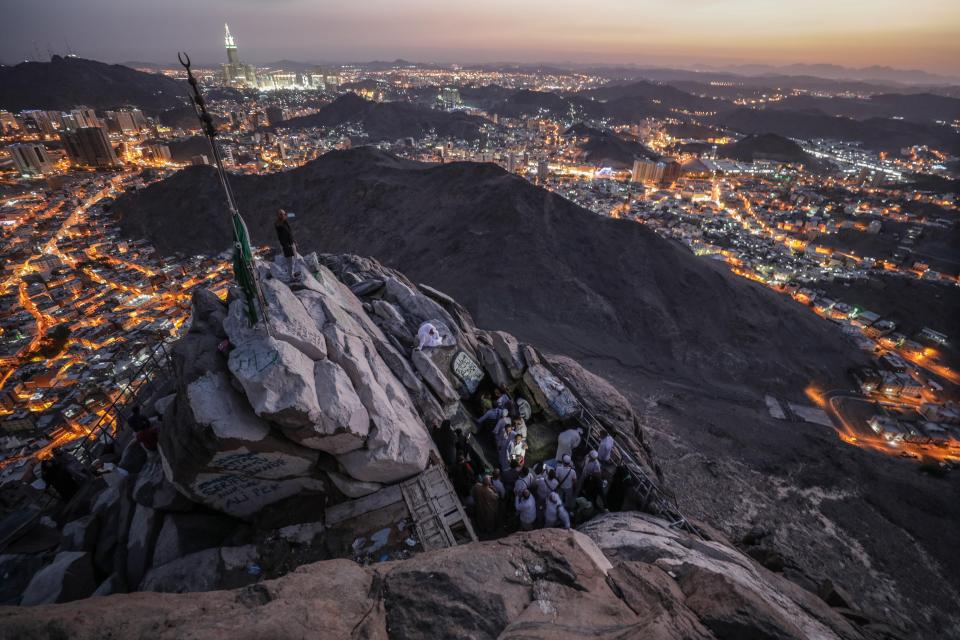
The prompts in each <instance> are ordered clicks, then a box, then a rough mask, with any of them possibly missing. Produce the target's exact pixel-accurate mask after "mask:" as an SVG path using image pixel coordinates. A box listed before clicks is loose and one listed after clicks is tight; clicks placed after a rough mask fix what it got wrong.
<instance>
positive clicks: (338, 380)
mask: <svg viewBox="0 0 960 640" xmlns="http://www.w3.org/2000/svg"><path fill="white" fill-rule="evenodd" d="M313 371H314V380H315V386H316V390H317V401H318V404H319V405H320V413H319V415H318V417H317V420H316V421H315V422H314V424H313V425H312V426H311V427H306V428H303V429H298V430H287V431H285V434H286V436H287V437H288V438H290V439H291V440H294V441H295V442H298V443H300V444H302V445H303V446H305V447H310V448H311V449H319V450H321V451H326V452H328V453H334V454H336V453H346V452H347V451H353V450H354V449H359V448H360V447H362V446H363V443H364V441H365V440H366V438H367V434H369V433H370V414H369V413H367V409H366V408H365V407H364V406H363V403H362V402H361V401H360V398H359V397H358V396H357V392H356V391H354V389H353V384H352V383H351V382H350V378H349V376H347V372H346V371H344V370H343V368H341V367H340V365H338V364H337V363H335V362H332V361H330V360H319V361H317V362H315V363H314V367H313Z"/></svg>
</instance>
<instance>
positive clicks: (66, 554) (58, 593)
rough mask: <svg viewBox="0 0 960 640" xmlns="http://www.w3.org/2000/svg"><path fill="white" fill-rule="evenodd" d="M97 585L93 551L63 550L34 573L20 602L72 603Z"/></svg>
mask: <svg viewBox="0 0 960 640" xmlns="http://www.w3.org/2000/svg"><path fill="white" fill-rule="evenodd" d="M96 588H97V583H96V581H95V580H94V574H93V563H92V562H91V559H90V554H89V553H87V552H85V551H61V552H60V553H58V554H57V556H56V557H55V558H54V559H53V562H51V563H50V564H48V565H47V566H46V567H44V568H43V569H41V570H40V571H38V572H37V573H36V574H35V575H34V576H33V578H32V579H31V580H30V584H29V585H27V588H26V590H25V591H24V592H23V597H22V598H21V599H20V604H21V605H23V606H30V605H36V604H50V603H53V602H70V601H71V600H78V599H80V598H86V597H87V596H89V595H90V594H91V593H93V590H94V589H96ZM0 626H2V625H0Z"/></svg>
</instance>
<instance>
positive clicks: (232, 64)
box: [223, 24, 257, 87]
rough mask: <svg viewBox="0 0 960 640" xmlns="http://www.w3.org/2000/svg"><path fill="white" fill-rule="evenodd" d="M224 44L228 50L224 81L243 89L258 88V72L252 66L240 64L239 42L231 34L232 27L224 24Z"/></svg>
mask: <svg viewBox="0 0 960 640" xmlns="http://www.w3.org/2000/svg"><path fill="white" fill-rule="evenodd" d="M223 28H224V36H223V44H224V46H225V47H226V49H227V64H225V65H223V79H224V81H225V82H226V83H227V84H230V85H235V86H241V87H255V86H257V71H256V69H254V68H253V65H251V64H243V63H242V62H240V52H239V51H238V50H237V41H236V40H235V39H234V37H233V34H232V33H230V25H228V24H224V25H223Z"/></svg>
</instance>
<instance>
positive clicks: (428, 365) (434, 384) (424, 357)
mask: <svg viewBox="0 0 960 640" xmlns="http://www.w3.org/2000/svg"><path fill="white" fill-rule="evenodd" d="M435 351H437V350H436V349H427V350H425V351H414V352H413V356H412V358H411V360H413V366H414V367H416V369H417V372H419V373H420V375H421V376H423V379H424V381H425V382H426V383H427V385H428V386H429V387H430V389H431V390H432V391H433V393H434V395H436V396H437V399H438V400H440V402H441V403H443V404H450V403H452V402H458V401H459V400H460V394H458V393H457V391H456V390H455V389H454V388H453V385H452V384H450V380H449V379H448V378H447V376H446V375H445V374H444V373H443V371H441V370H440V367H438V366H437V365H436V363H434V361H433V359H432V358H431V357H430V354H431V353H432V352H435Z"/></svg>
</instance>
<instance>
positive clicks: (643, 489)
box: [540, 354, 703, 538]
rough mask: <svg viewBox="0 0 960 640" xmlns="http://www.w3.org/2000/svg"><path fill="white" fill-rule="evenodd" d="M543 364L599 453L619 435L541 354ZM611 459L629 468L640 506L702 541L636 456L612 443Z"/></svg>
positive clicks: (588, 441)
mask: <svg viewBox="0 0 960 640" xmlns="http://www.w3.org/2000/svg"><path fill="white" fill-rule="evenodd" d="M540 362H541V364H543V365H544V366H545V367H546V368H547V370H549V371H550V373H551V374H553V375H554V376H555V377H556V378H557V379H558V380H560V381H561V382H562V383H563V384H564V386H566V387H567V389H569V390H570V393H571V395H572V396H573V398H574V400H576V402H577V406H578V407H579V409H578V412H579V415H578V416H577V417H578V419H579V421H580V423H581V424H582V425H583V426H585V427H586V429H587V434H586V435H587V444H589V445H590V447H591V448H593V449H597V448H598V447H599V446H600V441H601V440H602V439H603V437H604V435H606V434H607V433H609V434H611V435H614V434H616V433H617V430H616V429H614V428H612V427H609V426H607V425H605V424H604V423H603V422H602V421H601V420H600V419H599V418H598V417H597V416H595V415H594V414H593V413H592V412H591V411H590V410H589V409H588V408H587V406H586V404H585V403H584V402H583V400H582V399H581V398H580V396H579V394H578V393H577V392H576V390H575V388H574V386H573V385H572V384H570V382H568V381H567V379H566V378H565V377H564V376H563V374H561V373H560V372H559V371H557V369H556V367H554V366H553V364H551V363H550V362H548V361H547V360H546V358H544V357H543V355H542V354H541V356H540ZM610 459H611V461H612V462H613V463H614V464H616V465H617V466H621V465H622V466H623V467H624V468H626V470H627V472H628V473H629V474H630V476H631V477H632V478H633V480H634V482H636V487H637V490H638V492H639V496H640V502H641V504H643V505H645V506H646V505H650V506H653V507H654V508H655V512H654V515H659V516H661V517H662V518H664V519H665V520H667V521H668V522H669V527H670V528H671V529H680V530H683V531H686V532H687V533H690V534H692V535H695V536H697V537H699V538H703V533H701V532H700V530H698V529H697V528H696V527H695V526H693V525H692V524H690V521H689V520H687V519H686V517H684V515H683V514H682V513H681V512H680V507H679V506H678V505H677V502H676V500H675V499H674V498H673V497H672V496H669V495H667V494H666V493H665V492H664V490H663V489H661V488H660V486H659V485H658V484H657V483H656V482H654V481H653V479H651V478H650V476H649V475H647V473H646V472H645V471H644V470H643V466H642V465H641V464H640V462H639V461H638V460H637V458H636V457H635V456H634V455H633V453H632V452H631V451H629V450H628V449H626V448H624V447H623V446H622V445H621V444H620V443H619V442H617V441H616V440H614V443H613V452H612V454H611V457H610Z"/></svg>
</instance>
